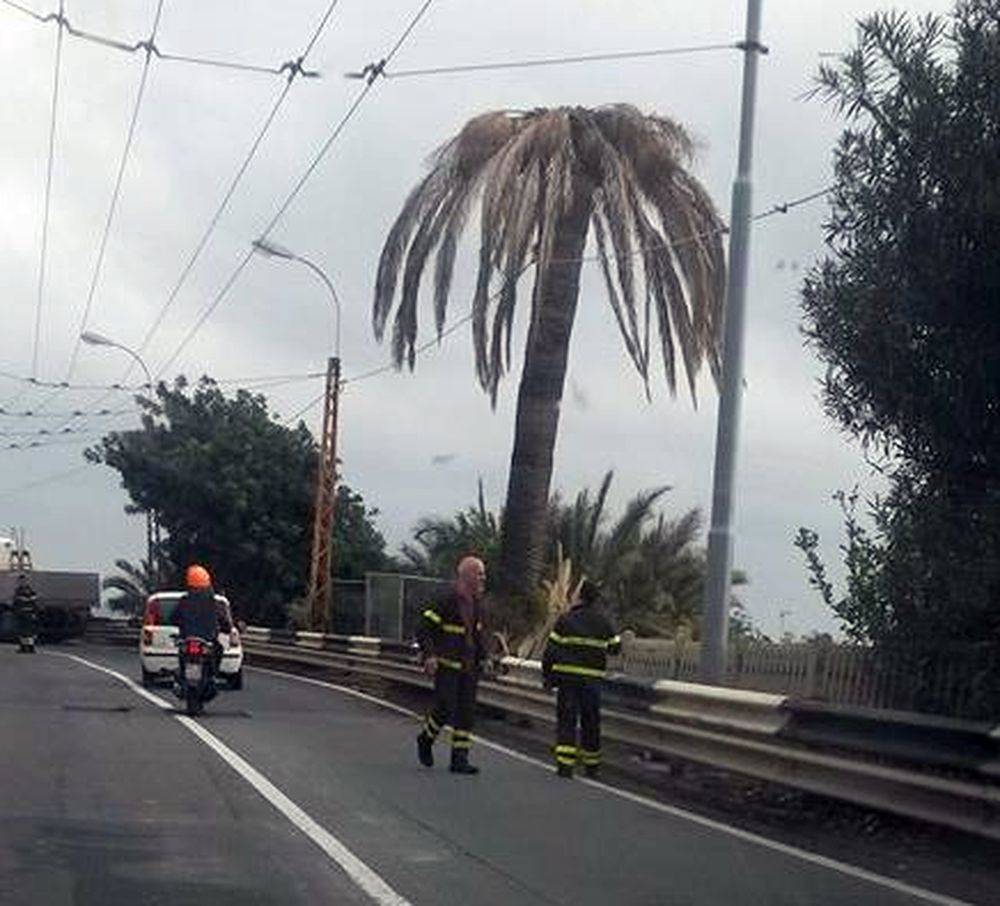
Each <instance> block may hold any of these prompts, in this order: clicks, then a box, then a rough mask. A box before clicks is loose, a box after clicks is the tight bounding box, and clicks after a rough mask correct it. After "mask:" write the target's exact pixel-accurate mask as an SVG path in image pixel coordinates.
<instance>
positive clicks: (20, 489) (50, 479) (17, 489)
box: [0, 463, 91, 500]
mask: <svg viewBox="0 0 1000 906" xmlns="http://www.w3.org/2000/svg"><path fill="white" fill-rule="evenodd" d="M90 467H91V464H90V463H84V464H83V465H80V466H76V467H75V468H73V469H69V470H67V471H65V472H56V473H55V474H54V475H46V476H45V477H44V478H39V479H37V480H36V481H29V482H27V483H26V484H20V485H15V486H14V487H12V488H7V489H6V490H5V491H0V499H4V500H6V499H7V498H8V497H14V496H16V495H18V494H23V493H24V492H25V491H33V490H35V489H37V488H41V487H45V486H46V485H50V484H57V483H58V482H60V481H66V480H67V479H69V478H73V477H75V476H76V475H79V474H80V473H81V472H83V471H84V470H85V469H89V468H90Z"/></svg>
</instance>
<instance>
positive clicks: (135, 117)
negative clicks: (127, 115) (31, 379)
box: [66, 0, 163, 381]
mask: <svg viewBox="0 0 1000 906" xmlns="http://www.w3.org/2000/svg"><path fill="white" fill-rule="evenodd" d="M162 14H163V0H158V2H157V4H156V15H155V17H154V19H153V28H152V30H151V31H150V38H149V40H150V42H152V41H153V40H155V38H156V32H157V30H158V29H159V27H160V17H161V16H162ZM152 58H153V56H152V53H151V52H150V51H149V50H148V49H147V51H146V58H145V60H143V63H142V75H141V76H140V78H139V90H138V91H137V92H136V96H135V104H134V105H133V107H132V117H131V119H130V120H129V124H128V132H126V134H125V147H124V149H123V150H122V157H121V162H120V163H119V165H118V175H117V176H116V178H115V187H114V189H113V191H112V193H111V204H110V205H108V216H107V219H106V220H105V222H104V232H103V233H102V234H101V242H100V245H99V246H98V251H97V261H96V262H95V263H94V272H93V275H92V276H91V280H90V289H89V290H88V292H87V301H86V303H85V305H84V307H83V316H82V317H81V318H80V326H79V328H78V329H77V331H76V339H75V341H74V343H73V351H72V353H71V354H70V357H69V367H68V368H67V370H66V380H67V381H68V380H69V379H70V378H71V377H72V376H73V372H74V371H75V370H76V360H77V358H78V357H79V355H80V346H81V344H82V343H83V340H82V339H81V336H80V335H81V334H82V333H83V331H84V329H85V328H86V326H87V319H88V318H89V317H90V309H91V307H92V305H93V303H94V293H95V292H96V291H97V283H98V281H99V280H100V278H101V268H102V266H103V264H104V253H105V250H106V249H107V246H108V236H110V235H111V224H112V223H113V222H114V218H115V211H116V209H117V208H118V199H119V197H120V196H121V189H122V180H123V179H124V177H125V167H126V165H127V164H128V159H129V154H130V153H131V151H132V140H133V139H134V138H135V127H136V124H137V123H138V122H139V111H140V110H141V109H142V100H143V98H144V97H145V95H146V85H147V83H148V80H149V65H150V61H151V60H152Z"/></svg>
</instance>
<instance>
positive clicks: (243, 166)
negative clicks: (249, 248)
mask: <svg viewBox="0 0 1000 906" xmlns="http://www.w3.org/2000/svg"><path fill="white" fill-rule="evenodd" d="M338 3H339V0H332V2H331V3H330V4H329V6H327V8H326V12H325V13H324V14H323V17H322V18H321V19H320V22H319V24H318V25H317V26H316V28H315V29H313V32H312V34H311V35H310V37H309V40H308V41H307V42H306V45H305V47H304V48H303V50H302V53H301V54H299V56H298V57H297V58H296V60H297V63H298V65H299V68H300V69H301V65H302V64H303V63H304V62H305V60H306V58H307V57H308V56H309V54H310V53H311V52H312V50H313V48H314V47H315V45H316V42H317V41H318V40H319V38H320V36H321V35H322V34H323V32H324V31H325V30H326V27H327V25H328V24H329V21H330V17H331V16H332V15H333V12H334V10H335V9H336V8H337V5H338ZM295 74H296V73H295V72H292V73H290V75H289V78H288V81H287V82H286V83H285V86H284V88H282V90H281V92H280V94H279V95H278V97H277V99H276V100H275V102H274V104H273V105H272V106H271V110H270V112H269V113H268V114H267V116H266V117H265V118H264V122H263V124H262V125H261V127H260V129H259V130H258V131H257V135H256V136H255V137H254V140H253V141H252V142H251V144H250V149H249V150H248V151H247V153H246V154H245V155H244V157H243V161H242V162H241V163H240V165H239V167H237V169H236V173H235V175H234V176H233V178H232V179H231V180H230V182H229V186H228V188H227V189H226V192H225V194H224V195H223V197H222V200H221V201H220V202H219V204H218V205H217V207H216V209H215V212H214V213H213V214H212V216H211V218H210V219H209V221H208V224H207V226H206V227H205V230H204V231H203V232H202V234H201V238H200V239H199V240H198V242H197V244H196V245H195V247H194V250H193V251H192V252H191V254H190V255H189V256H188V259H187V261H186V262H185V264H184V267H183V268H182V269H181V272H180V275H179V276H178V278H177V279H176V280H175V281H174V284H173V286H172V287H171V289H170V292H169V293H168V294H167V298H166V300H165V301H164V303H163V305H161V306H160V309H159V311H157V313H156V316H155V317H154V318H153V321H152V323H151V324H150V325H149V327H148V328H147V330H146V333H145V334H144V336H143V338H142V342H141V343H140V344H139V348H138V353H139V354H140V355H142V353H144V352H145V351H146V349H147V348H148V347H149V344H150V342H152V339H153V337H154V336H155V335H156V333H157V331H158V330H159V329H160V326H161V325H162V324H163V321H164V319H165V318H166V316H167V314H168V313H169V311H170V309H171V307H172V306H173V304H174V301H175V300H176V299H177V296H178V295H179V294H180V291H181V289H183V287H184V285H185V284H186V283H187V280H188V277H189V276H190V275H191V272H192V270H194V266H195V264H197V262H198V260H199V259H200V258H201V255H202V253H203V252H204V251H205V248H206V247H207V246H208V243H209V240H210V239H211V238H212V235H213V233H214V232H215V230H216V228H217V227H218V225H219V221H220V220H221V219H222V215H223V214H225V212H226V210H227V209H228V208H229V203H230V201H232V198H233V195H234V194H235V193H236V190H237V188H238V187H239V185H240V183H241V182H242V180H243V177H244V175H245V174H246V172H247V169H248V168H249V166H250V164H251V163H252V161H253V159H254V158H255V157H256V155H257V151H258V150H259V149H260V146H261V144H262V143H263V141H264V138H265V136H266V135H267V133H268V132H269V131H270V129H271V126H272V124H273V123H274V120H275V117H277V115H278V112H279V111H280V110H281V108H282V106H283V105H284V103H285V99H286V98H287V97H288V94H289V92H290V91H291V88H292V84H293V82H294V76H295ZM134 368H135V361H134V360H130V361H129V365H128V368H127V369H126V370H125V372H124V373H123V376H122V380H127V379H128V377H129V375H130V374H131V373H132V370H133V369H134Z"/></svg>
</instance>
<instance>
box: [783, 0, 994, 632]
mask: <svg viewBox="0 0 1000 906" xmlns="http://www.w3.org/2000/svg"><path fill="white" fill-rule="evenodd" d="M818 92H819V94H820V95H821V96H823V97H824V98H826V99H827V100H828V101H830V102H831V103H833V104H834V105H835V106H836V108H837V109H838V110H839V111H840V112H841V113H842V114H843V115H844V116H845V117H846V118H847V120H848V126H847V128H846V129H845V131H844V133H843V136H842V137H841V139H840V142H839V144H838V146H837V149H836V152H835V169H836V186H835V188H834V191H833V196H832V198H833V211H832V216H831V218H830V221H829V223H828V224H827V241H828V245H829V249H830V255H829V257H828V258H827V259H826V260H825V261H823V262H822V263H821V264H820V265H819V266H817V267H816V268H815V269H813V270H812V272H811V273H810V274H809V275H808V277H807V279H806V282H805V286H804V289H803V295H802V307H803V314H804V322H803V330H804V334H805V337H806V339H807V341H808V342H809V343H810V344H811V345H812V347H813V348H814V349H815V350H816V351H817V353H818V354H819V357H820V358H821V360H822V361H823V362H824V363H825V364H826V365H827V376H826V380H825V382H824V386H823V400H824V404H825V407H826V410H827V412H828V413H829V415H830V416H831V417H832V418H833V419H834V420H835V421H837V422H838V423H839V424H840V425H841V426H842V427H843V428H844V429H845V430H846V431H847V432H849V433H850V434H852V435H854V436H855V437H857V438H859V439H860V441H861V442H862V444H863V445H864V447H865V449H866V450H867V451H868V453H869V454H870V455H872V456H873V457H875V458H876V459H877V460H879V461H880V462H879V465H880V467H881V468H882V469H883V470H884V471H885V473H886V474H887V476H888V478H889V483H890V488H889V492H888V493H887V495H886V496H885V497H884V498H883V499H882V500H879V501H876V502H874V507H873V511H874V516H875V520H874V521H875V526H874V529H873V532H872V533H862V534H860V535H859V534H858V532H857V529H858V526H857V522H856V520H853V516H851V517H849V518H848V534H849V539H848V544H847V552H848V554H849V555H850V556H853V557H855V558H856V563H855V567H856V569H851V564H850V563H849V564H848V565H849V572H850V573H851V576H852V583H851V584H850V586H849V587H848V589H847V596H846V598H845V599H844V600H843V601H841V602H839V603H838V614H839V615H840V617H841V619H842V621H843V622H844V624H845V628H846V630H847V631H848V632H849V633H850V634H851V635H853V636H854V637H856V638H865V639H872V640H875V641H879V640H883V639H889V638H891V639H897V640H898V639H900V638H902V637H906V638H910V639H912V640H917V639H923V640H925V641H931V640H934V641H942V640H943V639H947V638H954V639H965V640H976V639H985V638H989V637H994V636H995V633H996V631H997V630H998V629H1000V557H998V555H997V550H998V546H1000V511H998V504H1000V417H998V414H1000V318H997V303H998V301H1000V254H998V252H1000V244H998V236H1000V154H998V152H997V149H998V148H1000V0H962V2H959V3H958V4H957V5H956V6H955V8H954V11H953V12H952V14H951V15H950V16H948V17H937V16H927V17H924V18H922V19H919V20H916V21H914V20H913V19H912V18H910V17H909V16H907V15H904V14H902V13H878V14H875V15H873V16H870V17H869V18H867V19H865V20H864V21H862V22H861V23H860V24H859V31H858V43H857V46H856V47H855V48H854V49H853V50H852V51H850V52H849V53H847V54H845V55H844V56H843V58H842V59H841V61H840V62H839V64H837V65H829V66H824V67H822V69H821V71H820V76H819V86H818ZM852 520H853V521H852ZM852 532H853V533H854V535H853V538H852V537H850V536H851V533H852ZM800 540H802V541H805V542H807V543H806V545H805V547H804V550H806V551H807V556H808V551H809V550H810V546H809V544H808V542H809V538H808V536H806V537H805V538H800ZM802 546H803V545H802V544H800V547H802ZM811 549H812V550H813V552H814V553H815V546H814V545H813V546H812V548H811ZM813 575H814V576H815V575H816V573H815V569H814V570H813Z"/></svg>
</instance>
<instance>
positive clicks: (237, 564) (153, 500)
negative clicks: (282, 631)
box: [87, 378, 385, 625]
mask: <svg viewBox="0 0 1000 906" xmlns="http://www.w3.org/2000/svg"><path fill="white" fill-rule="evenodd" d="M140 403H141V405H142V406H143V408H144V410H145V411H144V415H143V419H142V427H141V429H140V430H136V431H122V432H114V433H112V434H109V435H108V436H107V437H105V438H104V439H103V440H102V442H101V444H100V446H99V447H97V448H94V449H92V450H89V451H88V454H87V455H88V458H90V459H91V460H92V461H96V462H103V463H105V464H107V465H108V466H110V467H111V468H113V469H115V470H116V471H118V472H119V473H120V474H121V479H122V486H123V487H124V488H125V490H126V491H127V492H128V494H129V497H130V498H131V501H132V504H131V506H132V507H133V508H139V509H142V510H152V511H153V512H155V513H156V514H157V516H158V518H159V522H160V526H161V528H162V529H163V530H164V532H165V533H166V537H165V538H164V539H163V541H162V542H161V549H162V554H163V556H164V557H165V559H166V560H167V561H168V562H169V563H172V564H176V566H177V569H175V571H174V573H173V574H172V575H169V576H164V580H165V581H167V582H169V583H172V584H174V585H175V586H177V585H178V584H179V583H180V582H182V580H183V576H182V575H181V572H182V569H183V567H184V566H185V565H186V564H188V563H191V562H195V561H197V562H202V563H204V564H205V565H206V566H208V567H209V569H210V570H211V572H212V574H213V577H214V578H215V581H216V586H217V588H218V589H219V590H220V591H222V592H224V593H226V594H227V595H228V596H229V597H230V599H231V600H232V602H233V606H234V609H235V611H236V613H237V614H238V615H239V616H241V617H242V618H244V619H246V620H247V621H248V622H260V623H264V624H267V625H283V624H284V622H285V612H286V608H287V605H288V603H289V602H290V601H293V600H295V599H297V598H301V597H302V595H303V594H304V592H305V588H306V583H307V579H308V565H309V553H310V544H311V529H312V516H313V493H314V487H315V484H314V482H315V475H316V469H317V466H318V461H319V456H318V451H317V447H316V443H315V441H314V439H313V437H312V435H311V434H310V432H309V430H308V429H307V428H306V427H305V425H304V424H302V423H301V422H300V423H299V424H298V425H297V426H296V427H288V426H285V425H282V424H280V423H278V422H277V421H275V419H274V418H273V417H272V416H271V414H270V413H269V412H268V407H267V401H266V399H265V398H264V397H263V396H261V395H255V394H252V393H250V392H248V391H246V390H238V391H237V392H236V394H235V395H234V396H229V397H227V396H226V395H225V394H223V392H222V391H221V390H220V389H219V387H218V386H217V385H216V384H215V383H213V382H212V381H211V380H209V379H207V378H203V379H202V380H201V381H200V382H199V383H198V384H197V385H196V386H194V387H193V388H192V387H189V386H188V384H187V382H186V381H185V380H184V379H183V378H180V379H178V380H177V382H176V383H175V385H174V386H173V387H172V388H171V387H167V386H165V385H163V384H161V385H160V386H159V387H158V388H157V392H156V396H155V399H142V398H140ZM338 499H339V502H340V503H341V506H340V507H338V514H337V524H336V526H335V538H336V539H337V540H340V541H342V542H343V545H342V547H341V548H339V550H340V556H339V557H338V563H339V567H340V573H341V574H342V575H348V576H353V575H357V574H358V573H359V572H362V573H363V571H364V570H365V569H368V568H371V567H372V566H374V565H377V564H379V563H381V559H382V558H383V557H384V551H385V541H384V539H383V538H382V537H381V535H380V534H379V533H378V531H377V529H376V528H375V526H374V524H373V523H372V519H373V518H374V515H375V511H373V510H369V509H368V508H367V507H366V506H365V505H364V502H363V500H362V499H361V497H360V496H359V495H357V494H355V493H354V492H353V491H351V490H350V489H349V488H346V487H342V488H341V489H340V491H339V498H338Z"/></svg>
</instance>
